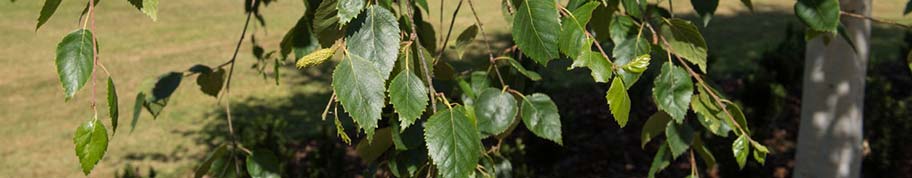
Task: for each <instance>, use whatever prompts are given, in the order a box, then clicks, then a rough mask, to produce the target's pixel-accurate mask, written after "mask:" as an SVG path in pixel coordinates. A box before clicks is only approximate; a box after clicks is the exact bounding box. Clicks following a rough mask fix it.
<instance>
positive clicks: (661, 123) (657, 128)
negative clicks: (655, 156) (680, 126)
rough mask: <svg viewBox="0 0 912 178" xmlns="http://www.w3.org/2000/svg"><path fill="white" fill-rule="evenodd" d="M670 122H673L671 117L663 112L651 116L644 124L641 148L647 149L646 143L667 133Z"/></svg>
mask: <svg viewBox="0 0 912 178" xmlns="http://www.w3.org/2000/svg"><path fill="white" fill-rule="evenodd" d="M669 121H671V116H668V113H665V112H662V111H659V112H656V113H655V114H652V116H649V119H648V120H646V123H645V124H643V131H642V133H641V134H640V147H641V148H646V143H649V141H650V140H652V138H655V137H656V136H659V135H661V134H662V133H665V127H666V126H668V123H669Z"/></svg>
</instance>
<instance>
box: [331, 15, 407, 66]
mask: <svg viewBox="0 0 912 178" xmlns="http://www.w3.org/2000/svg"><path fill="white" fill-rule="evenodd" d="M359 1H360V0H359ZM340 12H341V11H340ZM348 30H349V31H348V35H347V37H346V40H347V41H346V43H345V44H346V47H348V51H349V52H351V54H354V55H357V56H360V57H363V58H364V59H367V61H369V62H371V63H373V65H374V66H375V68H376V69H377V71H378V73H377V74H378V75H377V76H380V79H381V81H386V80H387V79H388V78H389V75H390V72H391V71H392V70H393V65H394V64H395V63H396V58H397V55H398V53H399V23H397V22H396V16H395V15H393V13H391V12H390V11H389V10H386V9H384V8H382V7H376V6H371V7H368V8H367V9H365V10H364V13H363V14H362V15H360V16H358V18H357V19H355V20H354V21H352V23H351V24H349V27H348Z"/></svg>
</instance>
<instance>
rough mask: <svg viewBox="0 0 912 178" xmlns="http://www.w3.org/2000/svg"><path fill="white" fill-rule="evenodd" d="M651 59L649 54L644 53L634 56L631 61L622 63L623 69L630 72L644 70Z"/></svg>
mask: <svg viewBox="0 0 912 178" xmlns="http://www.w3.org/2000/svg"><path fill="white" fill-rule="evenodd" d="M650 60H652V58H651V57H649V54H644V55H640V56H638V57H636V59H633V61H631V62H629V63H627V64H624V70H625V71H627V72H630V73H634V74H639V73H643V72H644V71H646V68H648V67H649V61H650Z"/></svg>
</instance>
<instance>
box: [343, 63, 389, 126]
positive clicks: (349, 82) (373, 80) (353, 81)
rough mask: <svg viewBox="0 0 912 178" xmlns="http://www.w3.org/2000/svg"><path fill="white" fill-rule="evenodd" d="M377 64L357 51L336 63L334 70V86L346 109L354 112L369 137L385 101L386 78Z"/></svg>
mask: <svg viewBox="0 0 912 178" xmlns="http://www.w3.org/2000/svg"><path fill="white" fill-rule="evenodd" d="M377 76H380V72H379V71H378V70H377V68H376V66H375V65H374V64H373V63H371V62H370V61H368V60H367V59H364V58H362V57H361V56H358V55H356V54H353V53H352V54H349V55H347V59H345V60H343V61H342V62H340V63H339V64H338V65H336V69H335V71H333V77H332V78H333V81H332V86H333V90H335V91H336V96H338V99H339V102H340V103H342V106H343V107H344V108H345V111H346V112H348V114H349V115H351V117H352V119H354V120H355V123H357V124H358V128H360V129H363V130H364V132H365V133H366V134H367V138H368V140H371V138H373V135H374V129H375V128H377V121H378V120H380V112H381V109H382V108H383V105H385V104H386V103H385V100H384V98H385V96H384V95H383V94H384V90H385V89H384V82H383V80H382V79H381V78H379V77H377Z"/></svg>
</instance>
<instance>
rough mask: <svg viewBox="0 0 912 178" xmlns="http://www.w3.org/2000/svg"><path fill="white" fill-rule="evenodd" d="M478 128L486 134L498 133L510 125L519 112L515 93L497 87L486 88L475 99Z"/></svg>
mask: <svg viewBox="0 0 912 178" xmlns="http://www.w3.org/2000/svg"><path fill="white" fill-rule="evenodd" d="M474 107H475V117H477V119H478V130H480V131H481V133H482V134H484V135H497V134H500V133H503V132H504V131H506V130H507V128H508V127H510V124H511V122H512V121H513V118H516V114H517V113H518V112H519V106H517V105H516V99H514V98H513V95H511V94H510V93H507V92H505V91H502V90H498V89H496V88H487V89H484V90H483V91H482V92H481V94H480V95H478V99H477V100H475V104H474Z"/></svg>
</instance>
